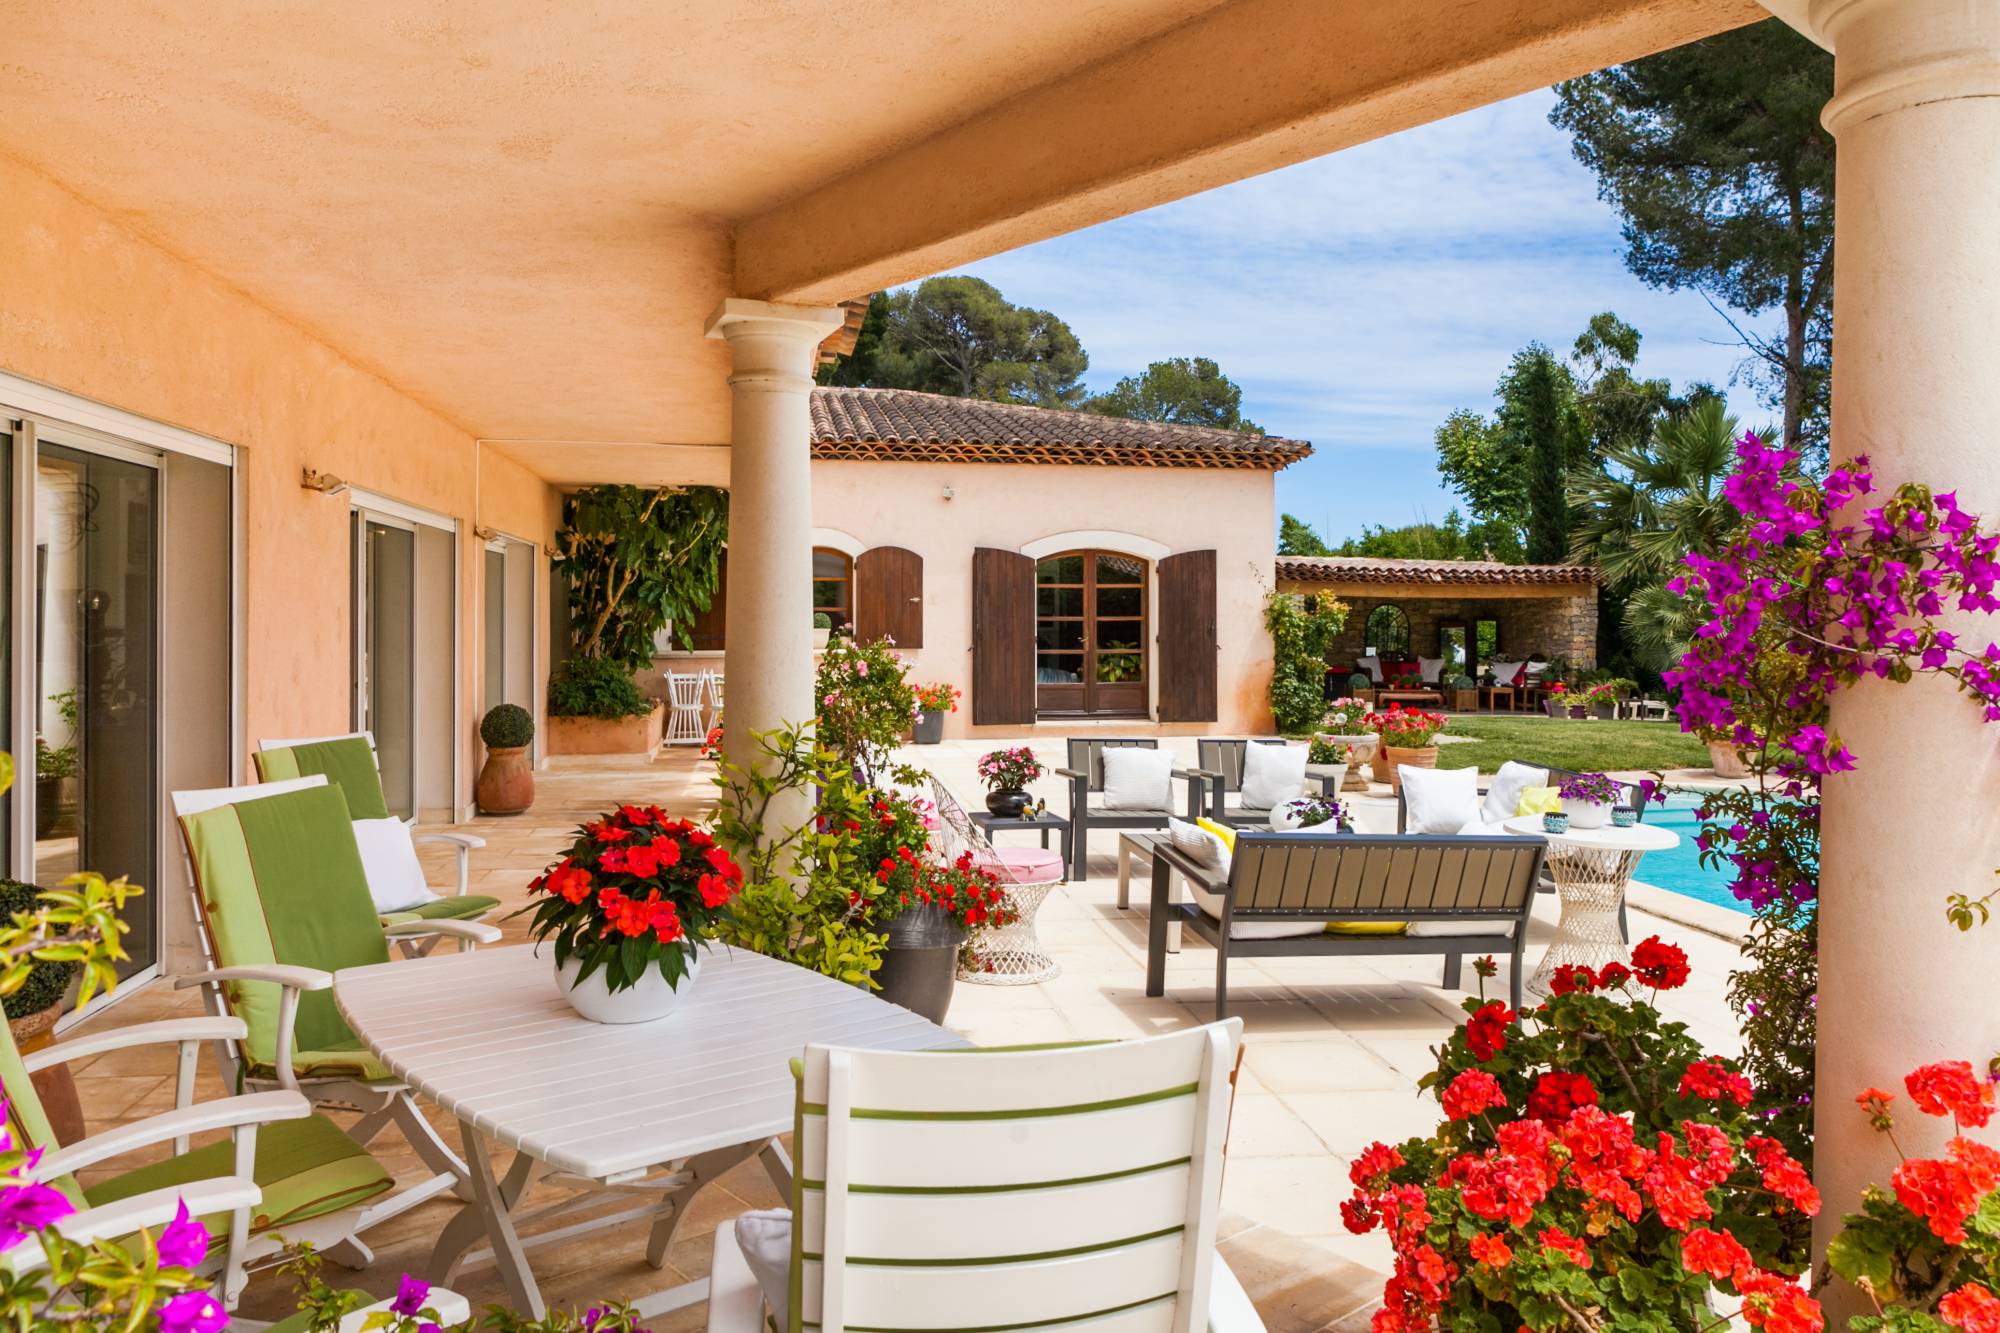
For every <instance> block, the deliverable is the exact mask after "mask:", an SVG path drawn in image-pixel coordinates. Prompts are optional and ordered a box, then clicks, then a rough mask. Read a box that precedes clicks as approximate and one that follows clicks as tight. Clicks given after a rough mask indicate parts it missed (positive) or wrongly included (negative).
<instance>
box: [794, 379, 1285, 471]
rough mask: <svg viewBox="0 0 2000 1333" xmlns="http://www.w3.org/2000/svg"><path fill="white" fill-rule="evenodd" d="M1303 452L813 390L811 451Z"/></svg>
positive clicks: (1141, 463) (1038, 411) (1026, 454)
mask: <svg viewBox="0 0 2000 1333" xmlns="http://www.w3.org/2000/svg"><path fill="white" fill-rule="evenodd" d="M1311 452H1312V446H1311V445H1310V444H1307V443H1306V442H1305V441H1303V440H1284V439H1279V438H1277V437H1276V436H1271V435H1246V434H1243V433H1242V432H1240V431H1233V430H1217V429H1215V428H1213V427H1209V426H1170V425H1165V424H1162V423H1160V422H1156V421H1127V420H1126V419H1125V418H1123V417H1106V416H1099V415H1097V414H1096V413H1095V412H1072V411H1064V410H1062V409H1060V408H1047V407H1017V406H1014V405H1012V404H1008V403H989V402H987V401H985V400H984V399H979V398H952V397H947V396H946V395H944V394H936V393H917V392H915V391H913V390H910V389H843V388H818V389H814V390H813V393H812V456H813V457H814V458H835V459H875V460H883V461H891V462H910V463H1066V464H1073V465H1083V466H1091V465H1095V466H1098V467H1192V468H1261V469H1263V470H1265V471H1269V472H1275V471H1277V470H1278V469H1279V468H1282V467H1284V466H1286V465H1287V464H1290V463H1296V462H1297V461H1298V460H1300V459H1301V458H1304V457H1305V456H1306V455H1307V454H1310V453H1311Z"/></svg>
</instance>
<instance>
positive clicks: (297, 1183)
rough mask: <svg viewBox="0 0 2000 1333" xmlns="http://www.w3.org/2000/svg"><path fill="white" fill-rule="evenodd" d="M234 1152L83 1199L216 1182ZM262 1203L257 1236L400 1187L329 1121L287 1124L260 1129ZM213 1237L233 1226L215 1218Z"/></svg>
mask: <svg viewBox="0 0 2000 1333" xmlns="http://www.w3.org/2000/svg"><path fill="white" fill-rule="evenodd" d="M235 1154H236V1148H235V1145H234V1144H232V1143H230V1142H229V1141H228V1140H226V1139H225V1140H224V1141H222V1142H220V1143H211V1144H209V1145H208V1146H207V1147H205V1148H196V1149H195V1150H194V1151H192V1152H186V1153H181V1154H179V1155H178V1156H174V1157H169V1158H167V1159H166V1160H164V1161H160V1162H153V1163H151V1164H149V1165H146V1166H142V1167H139V1168H138V1169H136V1170H133V1171H127V1172H126V1173H125V1174H124V1175H122V1176H118V1177H116V1178H114V1179H111V1180H107V1181H104V1182H102V1183H101V1184H96V1185H91V1186H88V1187H87V1188H86V1189H85V1190H84V1192H83V1194H84V1198H85V1200H86V1201H87V1202H88V1203H89V1204H90V1205H91V1206H92V1207H93V1208H94V1207H97V1206H99V1205H101V1204H107V1203H115V1202H117V1201H118V1200H119V1199H128V1198H131V1197H132V1196H133V1195H135V1194H144V1193H146V1192H147V1191H148V1190H157V1189H167V1188H169V1187H171V1186H174V1185H185V1184H188V1183H189V1182H191V1181H196V1180H213V1179H215V1178H217V1177H219V1176H226V1175H229V1174H230V1173H231V1172H232V1171H233V1170H234V1169H235V1163H236V1157H235ZM253 1175H254V1178H255V1179H256V1181H257V1186H258V1188H259V1189H261V1190H263V1191H264V1199H263V1202H262V1203H260V1204H258V1205H257V1208H256V1209H255V1211H254V1212H253V1213H252V1214H251V1218H250V1229H251V1231H252V1232H260V1231H268V1230H271V1229H272V1228H274V1227H283V1226H290V1225H293V1224H296V1223H299V1222H304V1221H306V1220H308V1219H309V1218H314V1217H324V1216H325V1215H326V1214H328V1213H335V1212H339V1211H340V1210H341V1209H343V1208H352V1207H354V1206H355V1205H357V1204H361V1203H366V1202H367V1201H368V1200H370V1199H372V1198H374V1197H375V1196H377V1195H378V1194H384V1193H387V1192H388V1191H389V1190H390V1189H391V1188H392V1187H393V1186H394V1185H395V1181H394V1180H393V1179H391V1178H390V1175H389V1173H388V1172H387V1171H384V1170H383V1169H382V1166H381V1164H380V1163H378V1162H377V1161H376V1160H375V1159H374V1158H373V1157H371V1156H369V1155H368V1150H367V1149H366V1148H364V1147H362V1146H361V1145H360V1144H358V1143H356V1142H355V1141H354V1140H353V1139H350V1138H348V1137H347V1135H346V1134H344V1133H342V1132H341V1129H340V1126H338V1125H336V1124H334V1123H333V1122H332V1121H331V1120H328V1119H327V1118H326V1117H325V1116H318V1115H315V1116H308V1117H306V1118H305V1119H303V1120H281V1121H278V1122H277V1123H276V1124H270V1125H263V1126H260V1127H259V1128H258V1130H257V1164H256V1167H255V1169H254V1171H253ZM209 1222H210V1231H211V1232H217V1231H218V1225H219V1227H220V1231H219V1233H218V1234H224V1235H226V1234H227V1228H228V1219H227V1218H220V1219H209Z"/></svg>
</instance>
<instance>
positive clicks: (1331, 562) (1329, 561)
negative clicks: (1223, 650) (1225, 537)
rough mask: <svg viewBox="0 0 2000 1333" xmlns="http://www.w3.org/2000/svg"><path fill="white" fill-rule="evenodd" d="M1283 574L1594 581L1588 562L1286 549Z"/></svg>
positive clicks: (1313, 579)
mask: <svg viewBox="0 0 2000 1333" xmlns="http://www.w3.org/2000/svg"><path fill="white" fill-rule="evenodd" d="M1278 577H1279V578H1281V579H1294V580H1296V581H1298V582H1300V583H1435V584H1438V585H1439V586H1441V587H1443V586H1448V585H1454V584H1456V585H1466V584H1494V583H1551V584H1554V583H1571V584H1575V583H1595V582H1597V571H1596V570H1595V569H1592V568H1591V567H1590V566H1588V565H1503V564H1501V563H1500V562H1499V561H1498V560H1389V559H1383V558H1378V557H1376V556H1366V555H1315V556H1306V555H1281V556H1279V557H1278Z"/></svg>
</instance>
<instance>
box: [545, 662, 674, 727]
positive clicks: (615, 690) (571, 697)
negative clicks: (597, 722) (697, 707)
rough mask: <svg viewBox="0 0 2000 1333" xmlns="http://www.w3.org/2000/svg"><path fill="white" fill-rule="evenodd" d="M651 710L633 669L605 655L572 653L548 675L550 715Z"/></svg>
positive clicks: (621, 714) (615, 715) (610, 715)
mask: <svg viewBox="0 0 2000 1333" xmlns="http://www.w3.org/2000/svg"><path fill="white" fill-rule="evenodd" d="M652 711H653V705H652V701H651V700H649V699H647V698H646V696H645V695H643V694H641V693H640V692H639V686H638V683H637V682H636V681H634V680H633V679H632V673H631V672H630V671H627V670H626V669H625V668H624V667H622V666H620V665H618V663H616V662H614V661H612V660H611V659H610V658H608V657H572V658H569V659H568V660H566V661H565V662H564V663H563V664H562V665H561V666H559V667H557V668H556V670H555V674H554V675H552V676H550V677H549V716H550V717H603V718H620V717H639V716H642V715H644V714H646V713H650V712H652Z"/></svg>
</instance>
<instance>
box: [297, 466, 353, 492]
mask: <svg viewBox="0 0 2000 1333" xmlns="http://www.w3.org/2000/svg"><path fill="white" fill-rule="evenodd" d="M299 485H301V486H303V487H304V488H305V489H306V490H309V491H318V492H319V493H320V494H321V495H340V494H343V493H345V492H346V490H347V483H346V482H344V481H342V480H341V479H340V478H339V477H336V476H334V475H333V474H332V473H331V472H315V471H313V470H312V469H311V468H307V469H306V475H305V479H304V480H303V481H301V482H300V483H299Z"/></svg>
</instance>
